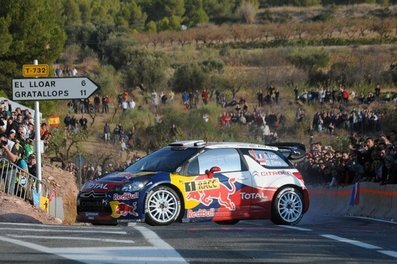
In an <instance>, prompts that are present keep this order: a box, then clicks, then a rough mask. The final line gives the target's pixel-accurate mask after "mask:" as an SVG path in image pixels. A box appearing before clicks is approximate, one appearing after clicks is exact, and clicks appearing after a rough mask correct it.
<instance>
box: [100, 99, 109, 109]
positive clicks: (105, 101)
mask: <svg viewBox="0 0 397 264" xmlns="http://www.w3.org/2000/svg"><path fill="white" fill-rule="evenodd" d="M102 113H109V97H108V96H102Z"/></svg>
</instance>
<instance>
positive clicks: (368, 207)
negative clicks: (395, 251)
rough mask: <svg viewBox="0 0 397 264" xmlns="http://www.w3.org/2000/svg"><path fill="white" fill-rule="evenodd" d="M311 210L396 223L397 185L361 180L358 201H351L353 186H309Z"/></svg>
mask: <svg viewBox="0 0 397 264" xmlns="http://www.w3.org/2000/svg"><path fill="white" fill-rule="evenodd" d="M308 189H309V194H310V202H311V205H310V208H309V211H310V210H313V211H314V210H318V211H319V212H322V213H324V214H326V215H337V216H339V215H345V216H346V215H349V216H364V217H373V218H377V219H382V220H388V221H396V222H397V185H396V184H391V185H379V183H371V182H361V183H360V184H359V203H358V204H351V195H352V189H353V185H350V186H346V187H332V188H324V187H310V186H309V187H308Z"/></svg>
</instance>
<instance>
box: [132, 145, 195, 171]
mask: <svg viewBox="0 0 397 264" xmlns="http://www.w3.org/2000/svg"><path fill="white" fill-rule="evenodd" d="M199 151H200V149H199V148H176V147H164V148H161V149H159V150H157V151H155V152H153V153H151V154H149V155H148V156H146V157H144V158H142V159H140V160H138V161H137V162H135V163H134V164H132V165H131V166H129V167H128V168H126V169H125V171H128V172H140V171H168V172H174V171H175V170H176V169H177V168H178V167H179V166H181V165H182V164H183V163H184V162H185V161H186V160H187V159H189V158H190V157H192V156H194V155H195V154H196V153H198V152H199Z"/></svg>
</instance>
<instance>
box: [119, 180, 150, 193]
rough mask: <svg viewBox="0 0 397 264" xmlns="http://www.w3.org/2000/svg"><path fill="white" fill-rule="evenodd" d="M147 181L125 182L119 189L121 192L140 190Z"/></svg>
mask: <svg viewBox="0 0 397 264" xmlns="http://www.w3.org/2000/svg"><path fill="white" fill-rule="evenodd" d="M147 183H148V181H133V182H130V183H127V184H125V185H124V186H123V187H121V191H123V192H136V191H139V190H142V189H143V187H145V185H146V184H147Z"/></svg>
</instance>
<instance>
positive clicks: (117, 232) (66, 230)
mask: <svg viewBox="0 0 397 264" xmlns="http://www.w3.org/2000/svg"><path fill="white" fill-rule="evenodd" d="M0 230H8V231H29V232H47V233H91V234H92V233H95V234H116V235H126V234H127V232H125V231H104V230H100V229H99V228H98V229H95V230H81V229H80V230H75V229H58V230H54V229H35V228H15V227H14V228H13V227H8V228H5V227H0Z"/></svg>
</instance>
